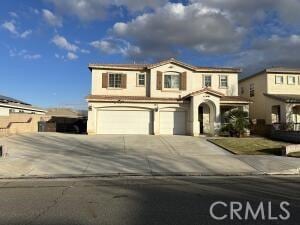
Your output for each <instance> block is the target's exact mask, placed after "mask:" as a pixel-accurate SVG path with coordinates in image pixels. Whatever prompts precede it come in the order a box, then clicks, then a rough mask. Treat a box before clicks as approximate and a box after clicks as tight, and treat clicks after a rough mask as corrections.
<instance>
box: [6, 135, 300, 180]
mask: <svg viewBox="0 0 300 225" xmlns="http://www.w3.org/2000/svg"><path fill="white" fill-rule="evenodd" d="M0 144H4V145H6V146H7V148H8V152H9V156H8V157H7V158H3V159H0V177H20V176H22V177H26V176H47V177H52V176H82V175H118V174H138V175H155V174H159V175H174V174H178V175H182V174H189V175H249V174H261V173H266V172H267V173H271V172H272V173H276V172H282V171H290V170H295V169H297V168H298V167H299V168H300V163H299V159H291V158H286V157H275V156H274V157H272V156H261V157H257V156H255V157H254V156H251V157H249V156H235V155H232V154H230V153H228V152H227V151H225V150H223V149H221V148H219V147H217V146H215V145H213V144H211V143H209V142H207V141H206V140H205V139H204V138H201V137H190V136H146V135H145V136H144V135H95V136H86V135H71V134H60V133H37V134H26V135H16V136H12V137H9V138H2V139H0ZM273 161H274V162H276V164H274V163H272V162H273ZM256 162H258V163H256ZM256 165H257V166H256ZM265 165H266V166H265ZM276 165H280V167H278V166H276Z"/></svg>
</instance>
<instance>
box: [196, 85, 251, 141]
mask: <svg viewBox="0 0 300 225" xmlns="http://www.w3.org/2000/svg"><path fill="white" fill-rule="evenodd" d="M249 103H250V102H249V100H247V99H244V98H242V97H239V96H224V95H222V94H221V95H220V94H219V93H216V92H214V91H206V92H205V93H198V94H197V95H194V96H192V98H191V105H190V107H191V110H190V112H191V115H190V118H191V130H192V135H193V136H198V135H202V134H206V135H217V134H219V132H220V129H221V128H222V126H223V125H225V124H226V123H228V121H226V114H227V113H228V112H229V111H231V110H233V109H241V110H243V111H246V112H249Z"/></svg>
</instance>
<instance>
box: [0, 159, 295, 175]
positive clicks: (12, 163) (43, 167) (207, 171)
mask: <svg viewBox="0 0 300 225" xmlns="http://www.w3.org/2000/svg"><path fill="white" fill-rule="evenodd" d="M299 168H300V163H299V160H297V159H293V158H284V157H276V156H234V157H229V156H202V157H194V158H193V159H192V158H189V157H182V156H181V157H176V156H173V157H161V156H154V155H152V156H146V157H141V156H140V155H130V156H129V155H128V156H117V157H113V156H107V155H106V156H105V155H104V156H103V157H101V158H94V157H82V158H81V159H80V160H79V159H73V158H72V157H68V156H65V157H60V158H59V159H57V158H48V159H38V160H29V159H26V158H14V159H10V158H5V159H1V160H0V178H26V177H29V178H32V177H46V178H47V177H49V178H50V177H78V176H120V175H134V176H136V175H140V176H147V175H148V176H149V175H153V176H163V175H168V176H172V175H188V176H213V175H214V176H229V175H231V176H242V175H245V176H246V175H276V174H277V175H283V174H288V175H300V173H299Z"/></svg>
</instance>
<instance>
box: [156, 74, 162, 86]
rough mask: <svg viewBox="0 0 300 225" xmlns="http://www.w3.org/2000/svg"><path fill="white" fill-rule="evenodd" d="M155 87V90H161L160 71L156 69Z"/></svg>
mask: <svg viewBox="0 0 300 225" xmlns="http://www.w3.org/2000/svg"><path fill="white" fill-rule="evenodd" d="M156 89H157V90H162V72H161V71H157V75H156Z"/></svg>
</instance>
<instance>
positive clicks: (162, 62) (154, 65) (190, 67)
mask: <svg viewBox="0 0 300 225" xmlns="http://www.w3.org/2000/svg"><path fill="white" fill-rule="evenodd" d="M169 63H171V64H174V65H177V66H181V67H185V68H188V69H191V70H196V67H194V66H192V65H189V64H186V63H183V62H181V61H178V60H176V59H174V58H171V59H168V60H164V61H161V62H159V63H155V64H152V65H149V66H148V69H154V68H156V67H159V66H164V65H166V64H169Z"/></svg>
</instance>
